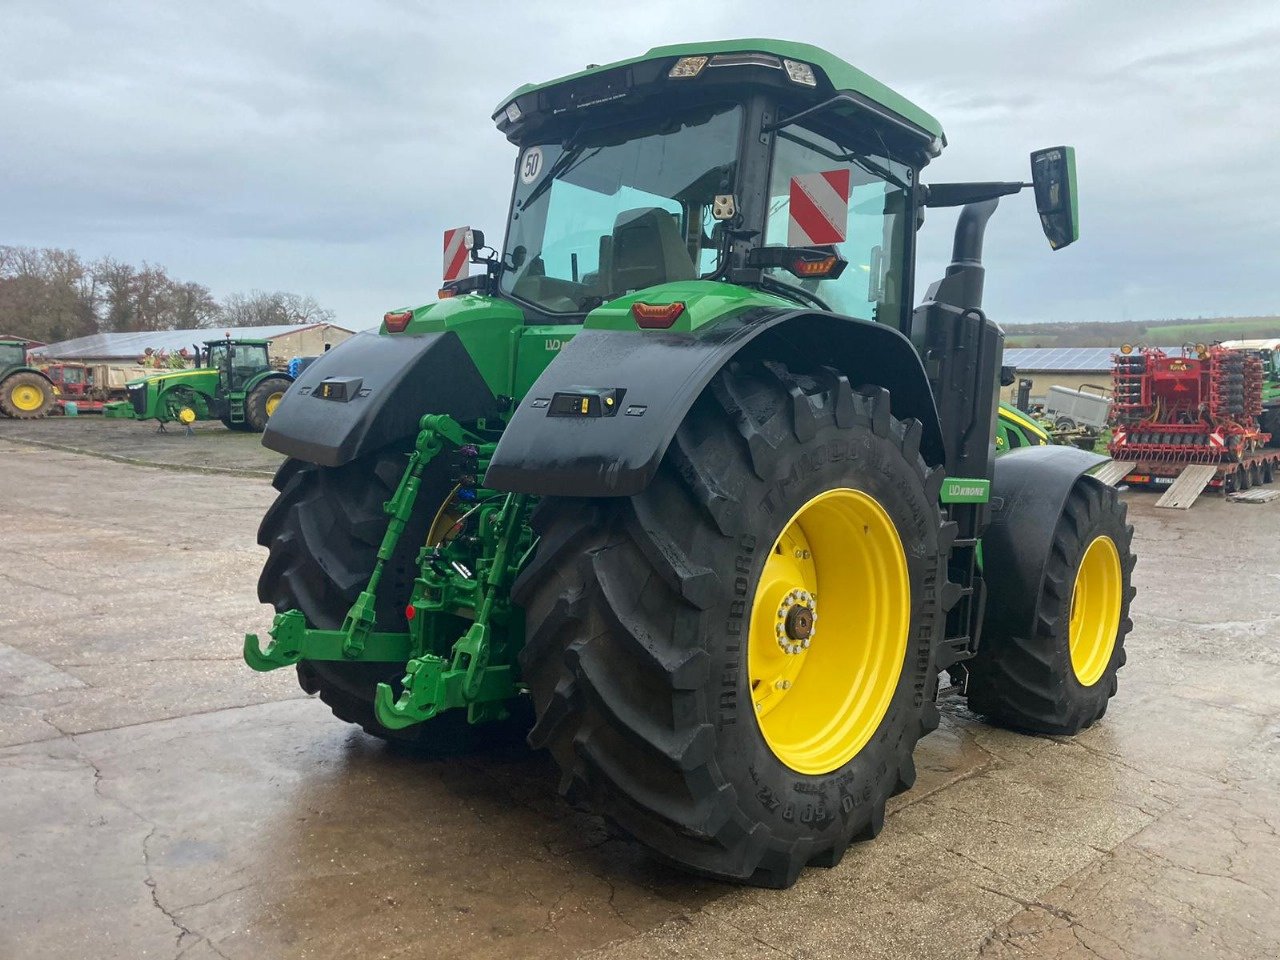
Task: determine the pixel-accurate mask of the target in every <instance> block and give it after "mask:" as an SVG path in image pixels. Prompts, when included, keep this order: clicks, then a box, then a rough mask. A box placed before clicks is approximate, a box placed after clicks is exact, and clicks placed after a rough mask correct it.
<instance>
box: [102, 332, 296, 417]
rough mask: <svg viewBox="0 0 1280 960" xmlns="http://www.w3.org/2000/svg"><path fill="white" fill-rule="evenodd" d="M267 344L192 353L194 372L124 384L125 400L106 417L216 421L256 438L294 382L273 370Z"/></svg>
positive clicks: (239, 343) (212, 345) (215, 343)
mask: <svg viewBox="0 0 1280 960" xmlns="http://www.w3.org/2000/svg"><path fill="white" fill-rule="evenodd" d="M267 350H268V343H267V341H266V340H242V339H232V338H231V337H226V338H223V339H220V340H208V341H206V342H205V345H204V347H203V348H202V349H201V348H197V353H196V367H195V369H193V370H166V371H164V372H163V373H157V374H155V375H153V376H150V377H144V378H142V379H140V380H131V381H129V383H128V384H127V388H128V391H129V399H128V400H121V401H118V402H117V403H112V404H108V405H107V406H106V407H105V408H104V413H105V414H106V415H107V416H109V417H124V418H130V419H136V420H158V421H159V422H160V429H161V430H163V429H164V427H165V424H167V423H181V424H184V425H190V424H192V423H194V422H195V421H197V420H221V421H222V422H223V423H224V424H225V425H226V426H227V427H228V428H229V429H231V430H246V431H253V432H255V433H261V432H262V431H263V430H264V429H265V428H266V425H267V420H268V419H269V418H270V417H271V415H272V414H273V413H274V412H275V409H276V407H277V406H278V405H279V403H280V401H281V399H283V397H284V394H285V391H286V390H288V389H289V385H290V384H292V383H293V377H291V376H289V374H287V373H285V372H284V371H282V370H273V369H272V367H271V362H270V359H269V357H268V352H267Z"/></svg>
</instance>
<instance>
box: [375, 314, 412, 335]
mask: <svg viewBox="0 0 1280 960" xmlns="http://www.w3.org/2000/svg"><path fill="white" fill-rule="evenodd" d="M412 319H413V311H412V310H400V311H392V312H390V313H384V314H383V315H382V322H383V324H384V325H385V326H386V328H387V331H388V332H389V333H402V332H403V331H404V328H405V327H407V326H408V325H409V321H410V320H412Z"/></svg>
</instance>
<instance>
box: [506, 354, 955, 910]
mask: <svg viewBox="0 0 1280 960" xmlns="http://www.w3.org/2000/svg"><path fill="white" fill-rule="evenodd" d="M919 446H920V429H919V424H916V423H914V422H910V423H908V422H904V421H901V420H898V419H895V418H894V417H893V415H892V413H891V407H890V398H889V394H888V391H886V390H883V389H880V388H878V387H874V386H868V387H864V388H863V390H861V391H859V392H854V391H853V390H852V388H851V387H850V385H849V383H848V381H847V380H845V379H844V378H843V377H840V376H838V375H836V374H834V373H831V372H830V371H825V370H824V371H820V372H818V373H816V374H813V375H804V374H794V375H793V374H791V373H790V372H789V371H788V370H787V369H786V368H785V367H784V366H782V365H781V364H779V363H773V362H770V363H761V362H756V363H750V362H744V363H742V364H740V365H738V364H735V365H733V367H732V368H731V369H726V370H723V371H721V372H720V373H719V374H718V375H717V378H716V380H715V381H713V383H712V384H711V385H710V386H709V387H708V388H707V390H706V392H705V393H704V394H703V397H702V399H700V400H699V401H698V402H697V403H696V404H695V405H694V407H693V409H692V410H691V411H690V413H689V414H688V416H687V418H686V420H685V422H684V423H683V424H682V425H681V426H680V428H679V430H677V431H676V435H675V438H674V439H673V440H672V444H671V447H670V448H669V450H668V452H667V453H666V455H665V457H664V459H663V460H662V463H661V465H660V466H659V468H658V472H657V474H656V476H655V477H654V478H653V480H652V481H651V482H650V484H649V485H648V486H647V487H646V488H645V489H644V490H643V491H642V492H640V493H638V494H636V495H634V496H631V497H617V498H600V499H595V500H583V499H577V498H557V497H548V498H544V499H543V500H542V501H541V502H540V503H539V506H538V511H537V513H536V514H535V516H534V526H535V529H536V532H537V533H538V535H539V538H540V539H539V541H538V548H537V551H536V552H535V554H534V556H533V558H532V560H531V561H530V562H529V563H528V564H527V565H526V566H525V567H524V569H523V572H522V573H521V575H520V578H519V579H518V580H517V581H516V583H515V584H514V585H513V588H512V599H513V600H514V601H515V602H516V603H518V604H519V605H520V607H521V608H522V609H523V610H524V614H525V646H524V648H523V651H522V652H521V654H520V664H521V674H522V678H523V679H524V681H525V683H527V684H528V687H529V693H530V696H531V697H532V699H533V706H534V711H535V713H536V714H537V717H538V720H537V723H536V724H535V726H534V728H533V730H532V731H531V733H530V735H529V742H530V743H531V744H533V745H534V746H538V747H545V748H547V749H548V750H549V751H550V752H551V754H552V756H553V757H554V758H555V760H556V762H557V764H559V766H560V769H561V772H562V780H561V788H562V790H564V791H565V792H566V793H568V794H569V795H571V796H578V797H582V798H589V799H590V800H591V801H592V802H593V803H594V804H595V806H596V807H597V809H601V810H604V811H605V812H606V815H607V816H609V817H611V818H612V819H613V820H615V821H616V822H617V823H618V825H619V826H620V827H621V828H622V830H623V831H625V832H626V833H627V834H629V835H631V836H633V837H636V838H638V839H640V840H641V841H642V842H644V843H645V844H647V845H648V846H650V847H651V848H653V849H654V850H656V851H657V853H658V854H659V855H660V856H661V857H662V858H664V859H666V860H669V861H672V862H675V863H678V864H682V865H684V866H686V867H689V868H691V869H694V870H697V871H698V872H700V873H703V874H708V875H711V876H716V877H722V878H726V879H733V880H738V881H744V882H748V883H753V884H759V885H762V886H772V887H785V886H789V885H790V884H791V883H793V882H794V881H795V879H796V878H797V877H798V876H799V873H800V871H801V870H802V869H803V868H804V867H805V866H806V865H810V864H812V865H815V866H817V865H821V866H831V865H834V864H835V863H836V862H837V861H839V860H840V858H841V856H842V855H843V854H844V852H845V849H846V848H847V847H848V845H849V844H850V843H851V842H853V841H855V840H862V839H869V838H871V837H874V836H875V835H876V834H877V833H878V832H879V831H880V829H881V827H882V826H883V824H884V810H885V802H886V801H887V800H888V798H889V797H890V796H891V795H893V794H894V793H896V792H899V791H902V790H905V789H907V788H909V787H910V786H911V784H912V783H913V782H914V781H915V766H914V762H913V760H912V752H913V750H914V749H915V745H916V741H917V740H918V739H919V738H920V737H921V736H922V735H923V734H925V733H928V732H929V731H930V730H932V729H934V728H935V727H936V726H937V723H938V713H937V707H936V706H935V704H934V695H935V693H936V682H937V673H938V667H937V663H938V659H939V657H940V655H941V648H942V635H943V629H944V624H945V616H944V614H943V612H942V609H941V604H942V598H943V596H944V595H946V593H947V590H946V589H945V588H946V587H947V582H948V581H947V559H948V555H949V550H950V540H949V539H948V537H947V536H945V535H944V524H943V518H942V513H941V507H940V505H939V503H938V491H937V488H936V487H934V486H931V484H930V482H929V479H928V478H929V477H930V476H931V474H930V472H929V469H928V467H927V466H926V464H925V462H924V460H923V459H922V457H921V455H920V452H919ZM933 476H934V477H935V479H938V477H937V475H936V474H935V475H933Z"/></svg>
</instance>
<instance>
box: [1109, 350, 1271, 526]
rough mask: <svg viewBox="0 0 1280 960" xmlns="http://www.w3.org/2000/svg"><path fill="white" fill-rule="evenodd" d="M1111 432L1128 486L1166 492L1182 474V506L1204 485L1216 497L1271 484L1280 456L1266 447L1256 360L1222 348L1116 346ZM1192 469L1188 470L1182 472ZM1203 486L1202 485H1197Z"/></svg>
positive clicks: (1111, 446) (1259, 364)
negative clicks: (1169, 349)
mask: <svg viewBox="0 0 1280 960" xmlns="http://www.w3.org/2000/svg"><path fill="white" fill-rule="evenodd" d="M1111 379H1112V392H1113V395H1114V398H1115V401H1114V403H1113V405H1112V408H1111V422H1112V433H1111V442H1110V444H1109V445H1108V449H1109V452H1110V453H1111V456H1112V457H1114V458H1115V460H1116V461H1117V463H1123V464H1127V465H1128V470H1127V473H1126V474H1125V477H1124V482H1125V483H1128V484H1129V485H1130V486H1145V487H1156V488H1159V487H1172V486H1173V485H1174V483H1175V481H1177V480H1178V479H1179V477H1181V476H1183V474H1184V473H1185V474H1186V475H1187V476H1186V485H1187V486H1188V487H1190V486H1193V485H1194V486H1195V489H1194V490H1187V491H1185V493H1186V494H1187V496H1184V500H1185V504H1184V503H1178V504H1172V505H1177V506H1182V505H1187V506H1189V505H1190V502H1191V501H1193V500H1194V499H1195V497H1196V496H1198V495H1199V493H1200V491H1201V490H1203V489H1204V488H1205V487H1209V488H1210V489H1214V490H1220V491H1222V492H1223V493H1231V492H1235V491H1241V490H1247V489H1248V488H1250V487H1253V486H1257V485H1258V484H1264V483H1271V482H1272V481H1273V480H1274V479H1275V477H1276V476H1277V474H1280V452H1277V451H1276V450H1275V449H1274V448H1271V449H1268V448H1267V446H1266V445H1267V441H1268V440H1269V439H1270V434H1268V433H1266V432H1265V431H1264V430H1263V428H1262V426H1261V425H1260V420H1259V418H1260V417H1261V415H1262V413H1263V380H1264V371H1263V367H1262V362H1261V361H1260V360H1259V359H1258V358H1257V357H1256V356H1254V355H1252V354H1250V353H1248V352H1246V351H1242V350H1233V349H1229V348H1226V347H1222V346H1211V347H1210V346H1204V345H1202V344H1197V345H1196V346H1195V347H1185V348H1183V349H1182V351H1181V352H1180V354H1179V355H1177V356H1174V355H1170V354H1167V353H1165V351H1163V350H1160V349H1158V348H1155V347H1142V348H1138V349H1134V348H1133V347H1129V346H1127V345H1126V346H1125V347H1122V348H1121V350H1120V352H1119V353H1117V354H1115V355H1114V356H1113V357H1112V374H1111ZM1191 467H1195V468H1196V469H1194V470H1191V469H1189V468H1191ZM1201 481H1203V482H1201Z"/></svg>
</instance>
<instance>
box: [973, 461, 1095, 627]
mask: <svg viewBox="0 0 1280 960" xmlns="http://www.w3.org/2000/svg"><path fill="white" fill-rule="evenodd" d="M1108 459H1109V458H1108V457H1103V456H1100V455H1098V454H1096V453H1090V452H1089V451H1087V450H1080V449H1078V448H1076V447H1066V446H1037V447H1023V448H1021V449H1019V450H1012V451H1010V452H1009V453H1006V454H1004V455H1002V456H1000V457H997V458H996V465H995V477H994V478H993V480H992V483H991V525H990V526H989V527H988V528H987V531H986V533H984V534H983V537H982V572H983V577H984V578H985V580H986V582H987V589H988V594H987V606H986V617H985V619H984V621H983V630H982V632H983V634H984V635H986V634H988V633H990V634H994V635H997V636H1016V637H1027V636H1030V635H1031V633H1030V631H1032V630H1033V628H1034V618H1035V615H1036V602H1037V598H1039V596H1040V590H1041V586H1042V581H1043V580H1044V571H1045V565H1046V563H1047V561H1048V559H1049V550H1050V547H1051V546H1052V544H1053V532H1054V529H1055V528H1056V527H1057V525H1058V517H1059V516H1060V515H1061V513H1062V508H1063V507H1064V506H1066V503H1067V497H1069V496H1070V495H1071V490H1072V488H1073V487H1074V486H1075V485H1076V483H1077V482H1078V481H1079V480H1081V479H1082V478H1083V479H1084V481H1085V482H1087V483H1101V482H1102V481H1100V480H1095V479H1094V478H1092V477H1085V476H1084V474H1085V472H1086V471H1087V470H1090V469H1092V468H1093V467H1095V466H1097V465H1098V464H1100V463H1105V462H1106V461H1107V460H1108Z"/></svg>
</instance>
